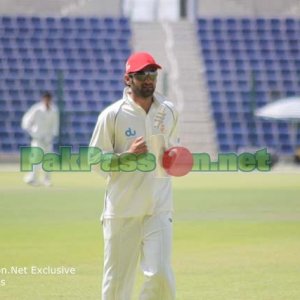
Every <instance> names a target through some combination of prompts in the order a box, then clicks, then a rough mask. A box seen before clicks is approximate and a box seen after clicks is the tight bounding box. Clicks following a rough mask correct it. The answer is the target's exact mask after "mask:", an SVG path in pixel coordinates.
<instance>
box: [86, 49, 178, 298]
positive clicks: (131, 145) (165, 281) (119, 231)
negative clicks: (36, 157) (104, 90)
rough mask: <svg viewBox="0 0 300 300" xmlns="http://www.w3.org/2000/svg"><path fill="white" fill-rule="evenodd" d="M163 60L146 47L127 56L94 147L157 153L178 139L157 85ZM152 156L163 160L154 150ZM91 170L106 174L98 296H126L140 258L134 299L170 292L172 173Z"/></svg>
mask: <svg viewBox="0 0 300 300" xmlns="http://www.w3.org/2000/svg"><path fill="white" fill-rule="evenodd" d="M160 68H161V67H160V65H158V64H157V63H156V62H155V60H154V58H153V57H152V56H151V55H150V54H149V53H147V52H137V53H134V54H132V55H131V56H130V57H129V58H128V60H127V63H126V72H125V75H124V82H125V84H126V85H127V87H126V88H125V89H124V94H123V98H122V99H121V100H119V101H117V102H115V103H113V104H112V105H110V106H109V107H107V108H106V109H105V110H104V111H102V112H101V113H100V115H99V118H98V121H97V124H96V127H95V129H94V132H93V135H92V138H91V142H90V146H91V147H97V148H100V149H101V151H102V154H106V153H113V154H114V155H118V156H121V155H124V153H129V154H130V155H132V154H135V155H141V154H144V153H147V152H150V153H156V154H157V153H162V152H163V151H164V150H166V149H168V148H169V147H172V146H175V145H178V142H179V139H178V136H177V124H178V114H177V111H176V110H175V108H174V105H173V104H172V102H170V101H168V100H167V99H166V98H165V97H164V96H162V95H161V94H159V93H157V92H155V87H156V79H157V69H160ZM125 155H126V154H125ZM157 163H158V165H157V168H160V164H161V161H160V159H159V158H158V159H157ZM94 170H95V171H98V172H99V173H100V174H102V175H104V176H105V177H106V178H107V188H106V193H105V199H104V209H103V213H102V217H101V220H102V224H103V235H104V269H103V281H102V300H115V299H117V300H130V299H131V294H132V289H133V285H134V278H135V272H136V267H137V264H138V261H139V259H140V264H141V268H142V270H143V274H144V276H145V283H144V285H143V288H142V291H141V293H140V298H139V299H140V300H173V299H175V279H174V275H173V271H172V267H171V248H172V212H173V204H172V186H171V178H170V177H169V176H167V175H163V176H162V175H159V174H162V173H161V172H160V173H158V172H157V170H154V171H152V172H141V171H134V172H105V171H103V169H101V168H100V167H99V165H95V166H94Z"/></svg>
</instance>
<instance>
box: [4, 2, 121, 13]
mask: <svg viewBox="0 0 300 300" xmlns="http://www.w3.org/2000/svg"><path fill="white" fill-rule="evenodd" d="M121 12H122V0H110V1H101V0H50V1H41V0H1V1H0V14H1V15H18V14H21V15H38V16H57V17H59V16H112V17H118V16H120V15H121Z"/></svg>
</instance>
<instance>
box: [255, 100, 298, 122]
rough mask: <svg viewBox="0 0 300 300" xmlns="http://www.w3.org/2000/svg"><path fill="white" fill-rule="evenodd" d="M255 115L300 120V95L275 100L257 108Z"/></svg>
mask: <svg viewBox="0 0 300 300" xmlns="http://www.w3.org/2000/svg"><path fill="white" fill-rule="evenodd" d="M255 116H256V117H259V118H263V119H272V120H285V121H298V122H300V97H290V98H284V99H280V100H277V101H274V102H272V103H270V104H267V105H265V106H263V107H261V108H259V109H257V110H256V111H255Z"/></svg>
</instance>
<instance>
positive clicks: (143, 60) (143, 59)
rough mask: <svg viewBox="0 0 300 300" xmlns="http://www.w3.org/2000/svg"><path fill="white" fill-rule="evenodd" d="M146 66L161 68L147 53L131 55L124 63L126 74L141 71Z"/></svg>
mask: <svg viewBox="0 0 300 300" xmlns="http://www.w3.org/2000/svg"><path fill="white" fill-rule="evenodd" d="M148 66H153V67H155V68H156V69H161V66H160V65H159V64H157V63H156V61H155V60H154V58H153V56H152V55H151V54H149V53H147V52H136V53H133V54H132V55H130V56H129V58H128V60H127V62H126V74H128V73H133V72H138V71H141V70H143V69H144V68H146V67H148Z"/></svg>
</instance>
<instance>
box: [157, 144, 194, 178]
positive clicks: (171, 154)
mask: <svg viewBox="0 0 300 300" xmlns="http://www.w3.org/2000/svg"><path fill="white" fill-rule="evenodd" d="M162 165H163V168H164V169H165V171H166V172H167V173H168V174H169V175H172V176H178V177H179V176H184V175H186V174H187V173H189V172H190V171H191V169H192V167H193V155H192V153H191V152H190V151H189V150H188V149H187V148H184V147H172V148H170V149H168V150H166V151H165V152H164V154H163V157H162Z"/></svg>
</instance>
